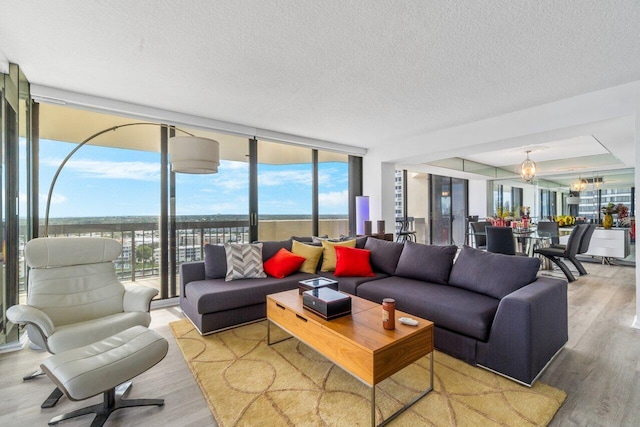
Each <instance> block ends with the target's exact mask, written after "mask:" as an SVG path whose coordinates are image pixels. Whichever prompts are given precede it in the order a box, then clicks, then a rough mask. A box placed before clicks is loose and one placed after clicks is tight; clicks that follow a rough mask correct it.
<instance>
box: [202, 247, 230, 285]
mask: <svg viewBox="0 0 640 427" xmlns="http://www.w3.org/2000/svg"><path fill="white" fill-rule="evenodd" d="M226 275H227V254H226V252H225V250H224V246H223V245H210V244H208V243H207V244H206V245H204V278H205V279H221V278H223V277H224V276H226Z"/></svg>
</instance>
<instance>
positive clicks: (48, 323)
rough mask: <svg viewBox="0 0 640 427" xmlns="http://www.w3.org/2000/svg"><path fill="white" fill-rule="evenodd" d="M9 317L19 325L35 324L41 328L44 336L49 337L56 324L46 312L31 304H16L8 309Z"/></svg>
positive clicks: (40, 330)
mask: <svg viewBox="0 0 640 427" xmlns="http://www.w3.org/2000/svg"><path fill="white" fill-rule="evenodd" d="M7 318H8V319H9V320H11V321H12V322H13V323H16V324H19V325H28V324H31V325H34V326H35V327H36V328H38V329H39V332H40V333H41V334H42V335H43V336H44V337H43V338H45V340H46V338H49V337H50V336H51V334H53V331H54V330H55V326H54V325H53V321H52V320H51V318H50V317H49V316H47V314H46V313H44V312H43V311H41V310H38V309H37V308H35V307H32V306H30V305H14V306H11V307H9V309H8V310H7Z"/></svg>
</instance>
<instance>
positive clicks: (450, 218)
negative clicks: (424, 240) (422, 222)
mask: <svg viewBox="0 0 640 427" xmlns="http://www.w3.org/2000/svg"><path fill="white" fill-rule="evenodd" d="M430 181H431V185H430V194H431V197H430V199H431V218H430V224H431V243H432V244H435V245H458V246H462V245H464V244H465V241H466V227H467V225H466V217H467V211H468V210H467V200H468V183H467V180H465V179H460V178H451V177H446V176H439V175H431V179H430Z"/></svg>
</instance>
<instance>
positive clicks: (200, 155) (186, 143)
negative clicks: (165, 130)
mask: <svg viewBox="0 0 640 427" xmlns="http://www.w3.org/2000/svg"><path fill="white" fill-rule="evenodd" d="M169 162H170V163H171V170H172V171H173V172H175V173H191V174H205V173H217V172H218V166H219V165H220V144H219V143H218V141H216V140H214V139H209V138H200V137H197V136H174V137H172V138H170V139H169Z"/></svg>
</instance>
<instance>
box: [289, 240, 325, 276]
mask: <svg viewBox="0 0 640 427" xmlns="http://www.w3.org/2000/svg"><path fill="white" fill-rule="evenodd" d="M291 252H293V253H294V254H296V255H300V256H302V257H304V258H306V261H305V262H304V263H302V266H300V271H302V272H304V273H311V274H313V273H315V272H316V270H317V268H318V261H320V256H322V247H321V246H312V245H308V244H306V243H300V242H298V241H297V240H294V241H293V245H292V246H291Z"/></svg>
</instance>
